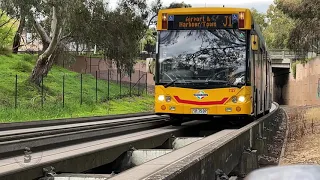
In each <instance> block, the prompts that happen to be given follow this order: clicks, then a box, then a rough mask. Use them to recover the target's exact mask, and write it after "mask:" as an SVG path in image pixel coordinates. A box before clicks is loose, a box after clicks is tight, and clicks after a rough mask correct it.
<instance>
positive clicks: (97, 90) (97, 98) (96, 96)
mask: <svg viewBox="0 0 320 180" xmlns="http://www.w3.org/2000/svg"><path fill="white" fill-rule="evenodd" d="M97 102H98V71H96V103H97Z"/></svg>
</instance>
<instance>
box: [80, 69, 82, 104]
mask: <svg viewBox="0 0 320 180" xmlns="http://www.w3.org/2000/svg"><path fill="white" fill-rule="evenodd" d="M80 105H82V73H81V74H80Z"/></svg>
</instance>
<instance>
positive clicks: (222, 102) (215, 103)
mask: <svg viewBox="0 0 320 180" xmlns="http://www.w3.org/2000/svg"><path fill="white" fill-rule="evenodd" d="M174 98H175V99H176V100H177V101H178V103H183V104H192V105H217V104H224V103H225V102H226V101H227V100H228V98H227V97H225V98H223V99H222V100H220V101H204V102H199V101H190V100H183V99H180V98H179V97H178V96H174Z"/></svg>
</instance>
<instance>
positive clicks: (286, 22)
mask: <svg viewBox="0 0 320 180" xmlns="http://www.w3.org/2000/svg"><path fill="white" fill-rule="evenodd" d="M267 18H268V20H269V25H268V26H267V27H266V29H265V31H264V32H263V33H264V36H265V39H266V42H267V44H268V46H269V48H273V49H286V48H288V46H289V44H288V40H289V35H290V31H291V30H292V28H293V27H294V21H293V20H292V19H291V18H289V17H288V16H287V15H285V14H283V13H282V12H281V11H280V10H279V9H278V8H277V6H274V5H272V4H271V5H270V6H269V9H268V11H267Z"/></svg>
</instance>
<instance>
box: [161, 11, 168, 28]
mask: <svg viewBox="0 0 320 180" xmlns="http://www.w3.org/2000/svg"><path fill="white" fill-rule="evenodd" d="M162 29H168V14H166V13H163V14H162Z"/></svg>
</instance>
